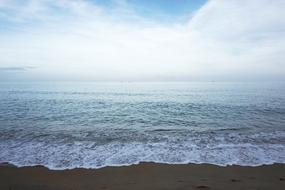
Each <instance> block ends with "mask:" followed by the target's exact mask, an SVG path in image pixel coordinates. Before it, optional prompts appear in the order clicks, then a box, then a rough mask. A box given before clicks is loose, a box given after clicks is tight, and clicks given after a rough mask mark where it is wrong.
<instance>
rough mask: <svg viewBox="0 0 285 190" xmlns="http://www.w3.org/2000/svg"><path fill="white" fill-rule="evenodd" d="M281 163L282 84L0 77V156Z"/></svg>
mask: <svg viewBox="0 0 285 190" xmlns="http://www.w3.org/2000/svg"><path fill="white" fill-rule="evenodd" d="M141 161H153V162H161V163H176V164H177V163H211V164H218V165H228V164H238V165H260V164H271V163H275V162H278V163H285V83H281V82H279V83H278V82H276V83H261V82H260V83H222V82H208V83H207V82H201V83H198V82H197V83H194V82H188V83H186V82H185V83H182V82H180V83H178V82H177V83H169V82H167V83H151V82H149V83H79V82H74V83H72V82H69V83H67V82H65V83H59V82H56V83H46V82H42V83H0V162H10V163H13V164H16V165H19V166H31V165H45V166H47V167H49V168H53V169H65V168H75V167H84V168H100V167H104V166H114V165H115V166H120V165H129V164H135V163H138V162H141Z"/></svg>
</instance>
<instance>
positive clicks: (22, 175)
mask: <svg viewBox="0 0 285 190" xmlns="http://www.w3.org/2000/svg"><path fill="white" fill-rule="evenodd" d="M0 182H1V183H0V189H3V190H6V189H7V190H17V189H21V190H28V189H29V190H33V189H35V190H36V189H37V190H38V189H40V190H41V189H43V190H51V189H62V190H67V189H74V190H75V189H76V190H81V189H86V190H88V189H90V190H91V189H122V190H123V189H124V190H133V189H181V190H183V189H185V190H186V189H188V190H189V189H233V190H235V189H259V190H262V189H264V190H265V189H280V190H281V189H285V164H272V165H262V166H237V165H233V166H217V165H212V164H159V163H152V162H144V163H139V164H136V165H130V166H107V167H104V168H100V169H84V168H75V169H66V170H50V169H48V168H46V167H44V166H25V167H17V166H14V165H11V164H9V163H2V164H0Z"/></svg>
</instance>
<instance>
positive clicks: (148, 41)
mask: <svg viewBox="0 0 285 190" xmlns="http://www.w3.org/2000/svg"><path fill="white" fill-rule="evenodd" d="M284 10H285V1H284V0H274V1H272V0H0V81H4V82H6V81H267V80H270V81H271V80H276V81H280V80H282V81H285V61H284V60H285V11H284Z"/></svg>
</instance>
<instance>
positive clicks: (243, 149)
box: [0, 140, 285, 169]
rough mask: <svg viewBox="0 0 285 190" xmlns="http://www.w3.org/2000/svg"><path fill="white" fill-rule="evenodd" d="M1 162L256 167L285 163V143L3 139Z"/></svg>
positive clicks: (62, 165) (57, 165) (64, 166)
mask: <svg viewBox="0 0 285 190" xmlns="http://www.w3.org/2000/svg"><path fill="white" fill-rule="evenodd" d="M0 149H1V152H0V162H10V163H12V164H15V165H17V166H33V165H44V166H46V167H48V168H50V169H70V168H78V167H80V168H101V167H105V166H124V165H131V164H137V163H139V162H157V163H169V164H186V163H210V164H216V165H221V166H225V165H233V164H235V165H243V166H257V165H262V164H272V163H285V146H284V144H276V143H275V144H251V143H243V144H234V143H229V142H227V143H225V144H223V143H219V144H199V145H197V144H193V141H184V142H183V143H173V142H171V141H164V142H157V143H149V142H117V141H114V142H110V143H106V144H101V145H100V144H97V143H96V142H92V141H85V142H81V141H74V142H70V143H65V144H60V143H58V144H57V142H54V143H53V142H49V143H47V142H30V141H28V142H17V141H15V140H9V141H6V142H3V141H2V142H0Z"/></svg>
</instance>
